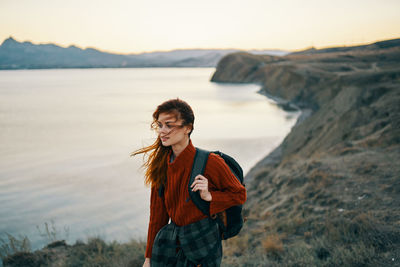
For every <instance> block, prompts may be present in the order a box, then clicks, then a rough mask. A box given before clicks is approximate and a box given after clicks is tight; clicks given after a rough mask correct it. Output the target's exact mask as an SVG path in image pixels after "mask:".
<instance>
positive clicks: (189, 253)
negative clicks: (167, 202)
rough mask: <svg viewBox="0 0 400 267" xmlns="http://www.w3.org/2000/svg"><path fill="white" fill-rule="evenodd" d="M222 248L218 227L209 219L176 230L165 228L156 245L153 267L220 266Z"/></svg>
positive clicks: (166, 226) (155, 241)
mask: <svg viewBox="0 0 400 267" xmlns="http://www.w3.org/2000/svg"><path fill="white" fill-rule="evenodd" d="M221 259H222V244H221V237H220V233H219V229H218V225H217V223H216V222H215V221H214V220H212V219H210V218H206V219H203V220H201V221H198V222H195V223H192V224H188V225H185V226H177V225H176V224H174V223H170V224H167V225H165V226H164V227H163V228H161V230H160V231H159V232H158V233H157V235H156V238H155V240H154V243H153V251H152V255H151V261H150V262H151V266H152V267H159V266H177V267H191V266H197V265H199V264H201V266H202V267H214V266H220V264H221Z"/></svg>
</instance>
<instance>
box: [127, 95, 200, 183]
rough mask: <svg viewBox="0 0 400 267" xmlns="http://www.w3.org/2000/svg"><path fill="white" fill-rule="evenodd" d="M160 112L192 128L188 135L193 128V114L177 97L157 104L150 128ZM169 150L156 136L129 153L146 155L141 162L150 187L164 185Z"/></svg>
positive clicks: (153, 126) (155, 123) (186, 104)
mask: <svg viewBox="0 0 400 267" xmlns="http://www.w3.org/2000/svg"><path fill="white" fill-rule="evenodd" d="M161 113H167V114H173V115H175V117H176V119H177V120H179V119H182V120H183V123H182V125H183V126H190V127H191V128H192V129H191V131H190V133H189V137H190V135H191V133H192V132H193V129H194V128H193V124H194V114H193V110H192V108H191V107H190V106H189V104H188V103H186V102H185V101H183V100H180V99H179V98H177V99H171V100H168V101H165V102H164V103H162V104H161V105H159V106H158V107H157V109H156V111H154V113H153V122H152V123H151V129H153V130H155V129H156V128H157V120H158V117H159V115H160V114H161ZM171 150H172V149H171V147H170V146H168V147H165V146H163V145H162V143H161V139H160V136H157V140H156V141H155V142H154V144H152V145H150V146H147V147H144V148H141V149H139V150H137V151H135V152H133V153H131V156H135V155H138V154H143V153H144V154H145V155H148V157H147V159H146V160H145V162H144V163H143V167H144V168H145V169H146V172H145V183H146V184H147V185H151V187H159V186H161V185H165V182H166V180H167V168H168V162H167V161H168V155H169V154H170V153H171Z"/></svg>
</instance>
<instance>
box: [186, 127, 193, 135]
mask: <svg viewBox="0 0 400 267" xmlns="http://www.w3.org/2000/svg"><path fill="white" fill-rule="evenodd" d="M185 128H186V129H185V134H189V133H190V132H191V131H192V130H193V126H192V125H187V126H185Z"/></svg>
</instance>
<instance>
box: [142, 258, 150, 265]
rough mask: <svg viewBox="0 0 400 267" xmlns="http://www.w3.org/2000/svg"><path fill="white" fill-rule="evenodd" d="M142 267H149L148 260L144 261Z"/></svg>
mask: <svg viewBox="0 0 400 267" xmlns="http://www.w3.org/2000/svg"><path fill="white" fill-rule="evenodd" d="M143 267H150V258H146V259H145V260H144V263H143Z"/></svg>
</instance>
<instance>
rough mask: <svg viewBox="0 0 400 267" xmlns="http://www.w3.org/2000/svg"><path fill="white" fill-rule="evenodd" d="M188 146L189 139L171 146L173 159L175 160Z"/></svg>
mask: <svg viewBox="0 0 400 267" xmlns="http://www.w3.org/2000/svg"><path fill="white" fill-rule="evenodd" d="M188 145H189V138H188V139H187V140H184V141H182V142H181V143H179V144H175V145H173V146H172V152H173V153H174V159H176V158H177V157H178V156H179V154H181V153H182V151H183V150H185V148H186V147H187V146H188Z"/></svg>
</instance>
